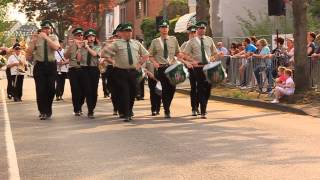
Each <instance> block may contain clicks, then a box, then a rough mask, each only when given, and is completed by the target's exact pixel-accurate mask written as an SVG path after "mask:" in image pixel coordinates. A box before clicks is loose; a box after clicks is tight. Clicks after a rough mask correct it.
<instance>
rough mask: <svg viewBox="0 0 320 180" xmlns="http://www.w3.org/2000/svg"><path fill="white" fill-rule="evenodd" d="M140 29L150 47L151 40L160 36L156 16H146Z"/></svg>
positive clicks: (146, 44) (145, 42)
mask: <svg viewBox="0 0 320 180" xmlns="http://www.w3.org/2000/svg"><path fill="white" fill-rule="evenodd" d="M140 29H141V31H142V33H143V40H144V44H145V46H146V47H149V46H150V44H151V41H152V40H153V39H154V38H156V37H157V36H158V33H157V26H156V20H155V19H154V18H150V17H147V18H144V19H143V20H142V23H141V26H140Z"/></svg>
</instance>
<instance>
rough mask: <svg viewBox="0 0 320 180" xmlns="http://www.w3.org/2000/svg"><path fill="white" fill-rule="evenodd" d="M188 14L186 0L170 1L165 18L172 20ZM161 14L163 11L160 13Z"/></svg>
mask: <svg viewBox="0 0 320 180" xmlns="http://www.w3.org/2000/svg"><path fill="white" fill-rule="evenodd" d="M187 13H189V6H188V1H187V0H170V2H169V4H168V6H167V18H168V19H174V18H176V17H177V16H182V15H185V14H187ZM159 14H160V15H162V14H163V10H162V11H160V13H159Z"/></svg>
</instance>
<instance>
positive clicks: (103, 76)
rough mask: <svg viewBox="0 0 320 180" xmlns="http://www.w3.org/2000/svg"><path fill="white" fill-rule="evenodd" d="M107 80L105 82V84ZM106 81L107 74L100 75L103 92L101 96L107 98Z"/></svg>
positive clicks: (108, 91)
mask: <svg viewBox="0 0 320 180" xmlns="http://www.w3.org/2000/svg"><path fill="white" fill-rule="evenodd" d="M106 80H107V82H106ZM108 83H109V82H108V79H107V72H104V73H101V84H102V90H103V95H105V96H108V95H109V93H110V89H109V88H108V86H107V84H108Z"/></svg>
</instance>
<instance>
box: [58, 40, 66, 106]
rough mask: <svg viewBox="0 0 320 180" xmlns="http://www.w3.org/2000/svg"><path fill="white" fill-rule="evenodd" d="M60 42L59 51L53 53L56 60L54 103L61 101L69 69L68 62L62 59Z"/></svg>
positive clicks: (62, 51)
mask: <svg viewBox="0 0 320 180" xmlns="http://www.w3.org/2000/svg"><path fill="white" fill-rule="evenodd" d="M59 42H60V49H59V50H57V51H56V52H55V58H56V60H57V71H58V73H57V74H58V75H57V79H56V101H60V100H63V98H62V96H63V93H64V85H65V82H66V78H67V73H68V69H69V60H67V59H65V58H64V49H63V43H62V41H59Z"/></svg>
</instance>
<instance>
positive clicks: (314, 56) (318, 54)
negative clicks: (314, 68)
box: [311, 34, 320, 60]
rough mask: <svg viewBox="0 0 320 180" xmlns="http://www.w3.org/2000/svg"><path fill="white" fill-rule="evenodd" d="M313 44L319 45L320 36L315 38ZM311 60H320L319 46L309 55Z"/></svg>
mask: <svg viewBox="0 0 320 180" xmlns="http://www.w3.org/2000/svg"><path fill="white" fill-rule="evenodd" d="M315 42H317V43H318V44H320V34H318V35H317V36H316V39H315ZM311 57H312V59H313V60H316V59H319V58H320V46H318V48H317V49H316V51H315V52H314V53H313V54H312V55H311Z"/></svg>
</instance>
